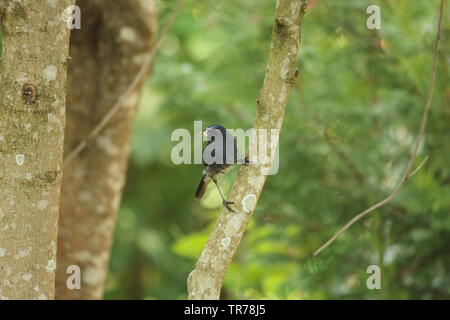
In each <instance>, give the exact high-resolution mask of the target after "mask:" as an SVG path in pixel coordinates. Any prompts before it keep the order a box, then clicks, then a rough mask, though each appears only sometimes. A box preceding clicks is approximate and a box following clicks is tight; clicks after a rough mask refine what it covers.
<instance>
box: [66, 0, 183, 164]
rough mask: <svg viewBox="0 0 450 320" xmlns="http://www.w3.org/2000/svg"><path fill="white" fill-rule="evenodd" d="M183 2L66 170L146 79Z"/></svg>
mask: <svg viewBox="0 0 450 320" xmlns="http://www.w3.org/2000/svg"><path fill="white" fill-rule="evenodd" d="M182 3H183V0H178V2H177V4H176V6H175V8H174V9H173V11H172V13H171V15H170V17H169V18H168V20H167V22H166V24H165V25H164V28H163V29H162V31H161V34H160V37H159V39H158V40H157V41H156V43H155V45H154V46H152V48H151V50H150V52H149V54H148V56H147V59H146V61H145V62H144V64H143V65H142V67H141V69H140V70H139V72H138V73H137V74H136V77H135V78H134V79H133V81H132V82H131V84H130V86H129V87H128V88H127V90H125V92H124V93H123V94H122V95H121V96H120V97H119V99H117V102H116V103H115V104H114V105H113V107H112V108H111V109H110V110H109V111H108V113H107V114H106V115H105V116H104V117H103V118H102V120H100V122H99V123H98V124H97V125H96V126H95V128H94V129H92V131H91V133H89V135H88V136H87V137H86V138H85V139H84V140H83V141H81V142H80V143H79V144H78V145H77V146H76V147H75V149H73V150H72V151H71V152H70V153H69V154H68V155H67V157H65V159H64V164H63V167H64V168H65V167H66V166H67V165H68V164H69V163H70V162H71V161H72V160H73V159H75V157H76V156H77V155H78V154H79V153H80V152H81V151H83V150H84V149H85V148H86V147H87V145H88V144H89V142H90V141H91V140H92V139H93V138H95V137H96V136H97V135H98V134H99V133H100V131H102V130H103V129H104V128H105V126H106V125H107V124H108V123H109V121H111V119H112V118H113V117H114V115H115V114H116V113H117V112H118V111H119V110H120V108H122V106H123V105H124V102H125V100H126V99H127V98H128V97H129V96H130V94H131V93H132V92H133V91H135V90H136V88H137V87H138V86H139V84H140V83H141V82H142V81H143V80H144V77H145V76H146V75H147V74H148V72H149V71H150V67H151V64H152V61H153V58H154V57H155V54H156V51H157V50H158V49H159V47H160V46H161V43H162V40H163V39H164V37H165V35H166V34H167V33H168V32H169V30H170V28H171V26H172V25H173V22H174V21H175V18H176V16H177V14H178V12H179V11H180V8H181V6H182Z"/></svg>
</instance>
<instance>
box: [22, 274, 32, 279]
mask: <svg viewBox="0 0 450 320" xmlns="http://www.w3.org/2000/svg"><path fill="white" fill-rule="evenodd" d="M22 279H23V280H25V281H30V280H31V279H33V274H32V273H31V272H27V273H24V274H23V275H22Z"/></svg>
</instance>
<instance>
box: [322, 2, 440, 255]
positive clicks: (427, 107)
mask: <svg viewBox="0 0 450 320" xmlns="http://www.w3.org/2000/svg"><path fill="white" fill-rule="evenodd" d="M443 12H444V0H441V3H440V8H439V22H438V27H437V34H436V41H435V45H434V55H433V65H432V73H431V79H430V85H429V89H428V95H427V99H426V103H425V107H424V109H423V114H422V122H421V124H420V130H419V134H418V135H417V138H416V142H415V144H414V148H413V151H412V152H411V156H410V158H409V161H408V164H407V166H406V169H405V171H404V173H403V175H402V178H401V179H400V182H399V183H398V185H397V187H395V189H394V191H392V193H391V194H390V195H389V196H388V197H386V198H385V199H384V200H382V201H380V202H378V203H376V204H374V205H373V206H371V207H370V208H368V209H366V210H364V211H363V212H361V213H359V214H358V215H356V216H355V217H354V218H353V219H351V220H350V221H349V222H348V223H347V224H346V225H345V226H344V227H342V228H341V229H340V230H339V231H338V232H337V233H336V234H335V235H334V236H333V237H332V238H331V239H329V240H328V241H327V242H325V243H324V244H323V245H322V246H321V247H320V248H319V249H317V250H316V251H315V252H314V255H317V254H319V253H320V252H321V251H323V250H324V249H325V248H326V247H328V246H329V245H330V244H331V243H333V242H334V241H335V240H336V239H337V238H338V237H339V236H340V235H341V234H342V233H344V232H345V231H346V230H347V229H348V228H350V227H351V226H352V225H353V224H354V223H355V222H357V221H358V220H360V219H361V218H363V217H364V216H366V215H367V214H369V213H370V212H372V211H374V210H376V209H378V208H380V207H382V206H384V205H385V204H386V203H388V202H390V201H391V200H392V199H394V197H395V196H396V195H397V194H398V193H399V191H400V189H401V188H402V187H403V185H404V184H405V182H406V181H407V180H408V179H409V178H410V177H411V176H412V175H413V174H415V173H416V172H417V171H418V170H420V168H421V167H422V165H423V163H424V162H423V163H422V164H421V165H419V167H418V168H417V169H416V170H414V171H412V172H411V168H412V166H413V163H414V161H415V160H416V157H417V153H418V150H419V146H420V143H421V142H422V139H423V136H424V134H425V129H426V126H427V123H428V117H429V114H430V109H431V102H432V100H433V90H434V84H435V82H436V70H437V62H438V57H439V44H440V39H441V30H442V15H443Z"/></svg>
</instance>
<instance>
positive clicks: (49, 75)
mask: <svg viewBox="0 0 450 320" xmlns="http://www.w3.org/2000/svg"><path fill="white" fill-rule="evenodd" d="M57 75H58V68H57V67H55V66H47V67H46V68H45V69H44V79H45V80H47V82H50V81H54V80H56V76H57Z"/></svg>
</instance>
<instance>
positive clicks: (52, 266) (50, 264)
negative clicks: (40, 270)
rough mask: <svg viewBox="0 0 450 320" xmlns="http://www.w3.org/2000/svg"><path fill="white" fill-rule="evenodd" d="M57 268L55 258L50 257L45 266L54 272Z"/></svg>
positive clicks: (46, 269) (47, 269) (48, 270)
mask: <svg viewBox="0 0 450 320" xmlns="http://www.w3.org/2000/svg"><path fill="white" fill-rule="evenodd" d="M55 269H56V262H55V259H50V260H48V262H47V266H46V267H45V271H47V272H53V271H55Z"/></svg>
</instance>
